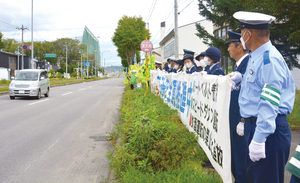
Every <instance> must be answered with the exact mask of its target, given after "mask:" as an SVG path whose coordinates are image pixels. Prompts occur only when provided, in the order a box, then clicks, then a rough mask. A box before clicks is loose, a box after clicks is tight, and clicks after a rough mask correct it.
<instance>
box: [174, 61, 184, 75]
mask: <svg viewBox="0 0 300 183" xmlns="http://www.w3.org/2000/svg"><path fill="white" fill-rule="evenodd" d="M173 63H174V68H173V72H174V73H181V72H182V66H183V63H182V61H181V60H180V59H176V60H174V61H173Z"/></svg>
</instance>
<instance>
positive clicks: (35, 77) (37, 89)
mask: <svg viewBox="0 0 300 183" xmlns="http://www.w3.org/2000/svg"><path fill="white" fill-rule="evenodd" d="M49 92H50V81H49V77H48V73H47V71H46V70H44V69H23V70H20V71H19V72H18V73H17V75H16V77H15V78H14V77H12V81H11V83H10V85H9V97H10V99H15V97H35V98H37V99H40V98H41V95H44V96H45V97H49Z"/></svg>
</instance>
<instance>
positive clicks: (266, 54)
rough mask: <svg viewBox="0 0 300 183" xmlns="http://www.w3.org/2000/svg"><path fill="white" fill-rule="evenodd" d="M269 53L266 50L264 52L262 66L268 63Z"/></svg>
mask: <svg viewBox="0 0 300 183" xmlns="http://www.w3.org/2000/svg"><path fill="white" fill-rule="evenodd" d="M269 53H270V51H269V50H267V51H265V52H264V57H263V59H264V65H267V64H269V63H270V57H269Z"/></svg>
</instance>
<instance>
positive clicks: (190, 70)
mask: <svg viewBox="0 0 300 183" xmlns="http://www.w3.org/2000/svg"><path fill="white" fill-rule="evenodd" d="M193 72H198V68H197V67H196V66H195V65H193V67H192V68H191V69H186V73H187V74H192V73H193Z"/></svg>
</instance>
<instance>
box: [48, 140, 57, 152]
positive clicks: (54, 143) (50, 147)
mask: <svg viewBox="0 0 300 183" xmlns="http://www.w3.org/2000/svg"><path fill="white" fill-rule="evenodd" d="M58 141H59V139H57V140H56V141H55V142H54V143H53V144H51V146H49V147H48V149H47V151H48V150H49V149H51V147H53V146H54V145H55V144H56V143H57V142H58Z"/></svg>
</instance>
